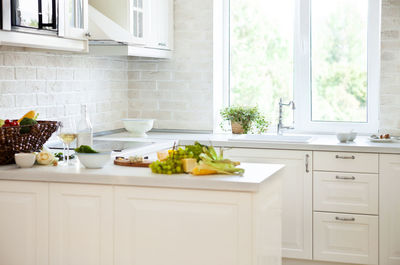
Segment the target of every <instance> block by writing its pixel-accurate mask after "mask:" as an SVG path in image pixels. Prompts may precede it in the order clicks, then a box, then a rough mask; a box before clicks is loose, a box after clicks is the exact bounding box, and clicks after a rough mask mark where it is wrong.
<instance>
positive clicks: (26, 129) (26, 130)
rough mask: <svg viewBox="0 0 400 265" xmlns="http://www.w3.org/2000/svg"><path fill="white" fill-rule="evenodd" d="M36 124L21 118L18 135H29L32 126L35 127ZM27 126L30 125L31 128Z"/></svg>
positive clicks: (31, 120)
mask: <svg viewBox="0 0 400 265" xmlns="http://www.w3.org/2000/svg"><path fill="white" fill-rule="evenodd" d="M36 124H38V122H37V121H36V120H34V119H31V118H23V119H22V120H21V122H20V123H19V125H20V126H22V127H21V129H20V130H19V132H20V133H22V134H24V133H29V132H30V131H31V128H32V125H36ZM27 125H31V126H27Z"/></svg>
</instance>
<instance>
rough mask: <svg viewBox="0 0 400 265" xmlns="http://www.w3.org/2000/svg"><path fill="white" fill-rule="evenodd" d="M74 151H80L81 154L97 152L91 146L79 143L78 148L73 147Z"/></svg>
mask: <svg viewBox="0 0 400 265" xmlns="http://www.w3.org/2000/svg"><path fill="white" fill-rule="evenodd" d="M75 152H77V153H82V154H97V153H98V152H97V151H95V150H93V148H91V147H90V146H88V145H81V146H79V147H78V148H75Z"/></svg>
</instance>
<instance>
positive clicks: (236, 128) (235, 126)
mask: <svg viewBox="0 0 400 265" xmlns="http://www.w3.org/2000/svg"><path fill="white" fill-rule="evenodd" d="M231 126H232V133H233V134H243V133H244V129H243V126H242V125H241V124H240V123H237V122H232V124H231Z"/></svg>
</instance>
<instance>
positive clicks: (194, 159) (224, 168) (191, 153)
mask: <svg viewBox="0 0 400 265" xmlns="http://www.w3.org/2000/svg"><path fill="white" fill-rule="evenodd" d="M166 153H168V156H167V155H166ZM157 155H158V158H159V159H160V158H163V160H161V159H160V160H158V161H155V162H153V163H152V164H151V165H150V168H151V170H152V172H153V173H157V174H180V173H184V172H185V173H192V174H193V175H210V174H230V175H231V174H238V175H242V174H243V173H244V169H241V168H237V167H236V166H238V165H239V164H240V163H238V162H233V161H231V160H229V159H224V158H223V152H222V150H221V152H220V154H219V155H217V152H216V151H215V149H214V147H212V146H209V147H208V146H205V145H201V144H200V143H198V142H196V143H195V144H194V145H190V146H186V147H185V149H182V148H178V149H177V150H168V151H166V152H160V153H158V154H157Z"/></svg>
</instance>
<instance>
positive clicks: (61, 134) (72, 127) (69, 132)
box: [58, 117, 78, 166]
mask: <svg viewBox="0 0 400 265" xmlns="http://www.w3.org/2000/svg"><path fill="white" fill-rule="evenodd" d="M77 136H78V134H77V132H76V124H75V121H74V119H73V118H72V117H68V118H66V119H65V121H64V122H63V123H62V124H61V126H60V127H59V130H58V138H60V140H61V141H62V142H63V143H64V144H65V145H66V146H67V162H66V163H65V164H66V165H67V166H69V165H71V164H70V161H69V153H70V147H71V143H72V142H73V141H75V139H76V137H77ZM64 161H65V155H64Z"/></svg>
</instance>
